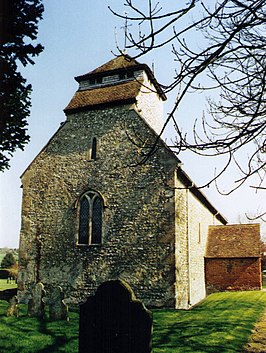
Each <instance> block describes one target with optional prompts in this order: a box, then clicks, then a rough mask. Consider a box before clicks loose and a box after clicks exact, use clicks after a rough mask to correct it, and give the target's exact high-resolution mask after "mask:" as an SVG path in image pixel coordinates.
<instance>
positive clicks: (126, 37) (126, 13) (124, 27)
mask: <svg viewBox="0 0 266 353" xmlns="http://www.w3.org/2000/svg"><path fill="white" fill-rule="evenodd" d="M124 15H125V17H124V18H125V25H124V26H123V27H121V29H124V33H125V40H124V52H126V46H127V39H128V35H127V30H128V27H130V26H132V24H131V25H129V24H128V18H127V15H128V12H126V11H124Z"/></svg>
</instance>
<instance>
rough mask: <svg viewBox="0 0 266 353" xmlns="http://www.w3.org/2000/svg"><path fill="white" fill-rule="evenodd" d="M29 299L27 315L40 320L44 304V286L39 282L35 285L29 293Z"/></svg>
mask: <svg viewBox="0 0 266 353" xmlns="http://www.w3.org/2000/svg"><path fill="white" fill-rule="evenodd" d="M31 295H32V297H31V299H30V300H29V304H28V315H29V316H34V317H40V318H42V317H43V316H44V302H43V297H44V295H45V291H44V286H43V284H42V283H41V282H39V283H37V284H36V285H35V286H34V287H33V289H32V292H31Z"/></svg>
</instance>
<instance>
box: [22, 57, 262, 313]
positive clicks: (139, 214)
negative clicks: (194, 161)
mask: <svg viewBox="0 0 266 353" xmlns="http://www.w3.org/2000/svg"><path fill="white" fill-rule="evenodd" d="M75 80H76V81H77V83H78V85H79V86H78V90H77V92H76V93H75V94H74V96H73V97H72V99H71V100H70V102H69V104H68V105H67V107H66V108H65V110H64V112H65V115H66V120H65V122H64V123H62V124H61V126H60V128H59V129H58V131H57V132H56V133H55V134H54V136H53V137H52V138H51V139H50V140H49V142H48V143H47V144H46V146H45V147H44V148H43V149H42V151H41V152H40V153H39V154H38V155H37V156H36V158H35V159H34V160H33V162H32V163H31V164H30V165H29V167H28V168H27V169H26V171H25V172H24V173H23V175H22V177H21V180H22V187H23V201H22V225H21V234H20V254H19V279H18V293H19V300H20V301H21V302H27V301H28V299H29V298H30V296H31V291H32V288H33V286H34V285H35V284H36V283H39V282H41V283H42V284H43V285H44V288H45V291H46V295H47V296H48V297H49V292H50V291H51V289H52V288H53V287H55V286H60V287H61V288H62V291H63V292H64V296H65V301H66V302H67V303H70V304H71V303H75V304H79V303H82V302H84V301H85V300H86V299H87V298H88V297H89V296H92V295H93V294H94V293H95V292H96V290H97V288H98V287H99V286H100V285H101V284H103V283H105V282H107V281H110V280H120V281H123V282H125V283H127V285H128V286H130V288H131V289H132V290H133V292H134V294H135V296H136V298H137V299H140V300H141V301H142V302H143V303H144V304H145V305H146V306H147V307H150V308H161V307H164V308H173V309H174V308H176V309H187V308H189V307H191V306H192V305H195V304H196V303H198V302H199V301H200V300H202V299H203V298H204V297H205V296H206V283H205V253H206V247H207V241H208V229H209V226H212V227H215V226H218V227H219V229H221V227H222V226H225V225H226V223H227V220H226V219H225V218H224V217H223V215H222V214H221V213H220V212H219V211H218V210H217V209H216V208H215V206H214V205H213V204H212V203H211V202H210V201H209V200H208V199H207V198H206V197H205V195H204V194H203V193H202V192H201V191H200V190H199V189H198V188H197V187H196V186H195V184H194V182H193V181H192V180H191V179H190V177H189V176H188V175H187V174H186V173H185V172H184V170H183V169H182V163H181V161H180V160H179V159H178V158H177V156H176V155H175V154H174V153H173V151H172V150H171V149H170V148H169V147H168V146H167V145H166V144H165V143H164V141H163V140H162V139H161V138H160V131H161V128H162V126H163V102H164V101H165V100H166V96H165V94H164V92H163V90H162V89H161V87H160V85H159V84H158V82H157V81H156V78H155V77H154V74H153V72H152V71H151V69H150V68H149V67H148V66H147V65H146V64H142V63H139V62H138V61H136V60H134V59H132V58H130V57H129V56H124V55H121V56H118V57H115V58H114V59H112V60H110V61H109V62H107V63H105V64H103V65H102V66H100V67H98V68H96V69H95V70H93V71H90V72H89V73H87V74H84V75H82V76H78V77H76V78H75ZM152 146H155V148H154V149H153V150H152V152H153V153H150V155H149V158H145V157H146V155H147V153H148V152H149V151H151V147H152ZM144 159H145V163H142V162H143V160H144ZM256 256H257V255H256ZM256 266H257V267H256V271H258V266H259V265H256ZM256 278H257V277H256ZM258 286H259V284H258ZM258 286H257V287H258Z"/></svg>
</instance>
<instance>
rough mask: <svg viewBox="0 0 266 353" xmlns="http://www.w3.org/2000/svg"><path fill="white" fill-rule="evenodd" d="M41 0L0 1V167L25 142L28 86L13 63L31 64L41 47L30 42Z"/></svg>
mask: <svg viewBox="0 0 266 353" xmlns="http://www.w3.org/2000/svg"><path fill="white" fill-rule="evenodd" d="M42 13H43V5H42V4H41V0H12V1H10V0H0V33H1V37H0V82H1V83H0V132H1V134H0V170H1V171H3V170H4V169H5V168H8V167H9V160H10V156H12V154H13V152H14V151H15V150H16V149H17V148H20V149H22V150H23V148H24V146H25V144H26V143H27V142H28V141H29V136H28V135H27V130H26V126H27V118H28V116H29V114H30V106H31V103H30V94H31V85H29V84H27V83H26V79H25V78H23V77H22V75H21V74H20V72H19V71H18V66H17V63H18V62H20V63H21V64H22V65H24V66H26V65H27V64H29V63H30V64H34V61H33V59H32V58H33V57H34V56H36V55H39V54H40V53H41V51H42V50H43V47H42V46H41V45H40V44H33V41H34V40H35V39H36V38H37V33H38V27H37V24H38V21H39V20H40V19H41V18H42Z"/></svg>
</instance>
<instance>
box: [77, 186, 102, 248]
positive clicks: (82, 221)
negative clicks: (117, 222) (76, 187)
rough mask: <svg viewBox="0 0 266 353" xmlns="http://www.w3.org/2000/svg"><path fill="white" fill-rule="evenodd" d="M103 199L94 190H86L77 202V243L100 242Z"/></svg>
mask: <svg viewBox="0 0 266 353" xmlns="http://www.w3.org/2000/svg"><path fill="white" fill-rule="evenodd" d="M102 219H103V199H102V197H101V196H100V195H99V194H98V193H97V192H94V191H88V192H86V193H85V194H84V195H82V197H81V198H80V202H79V229H78V244H81V245H91V244H101V243H102Z"/></svg>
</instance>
